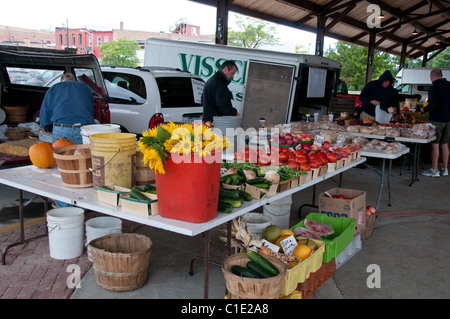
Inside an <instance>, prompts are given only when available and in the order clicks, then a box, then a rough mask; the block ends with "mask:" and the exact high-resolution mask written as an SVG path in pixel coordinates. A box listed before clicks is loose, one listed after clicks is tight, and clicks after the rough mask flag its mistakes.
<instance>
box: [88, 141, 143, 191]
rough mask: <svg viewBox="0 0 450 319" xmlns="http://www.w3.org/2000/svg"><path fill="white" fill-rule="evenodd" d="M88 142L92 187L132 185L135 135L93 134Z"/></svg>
mask: <svg viewBox="0 0 450 319" xmlns="http://www.w3.org/2000/svg"><path fill="white" fill-rule="evenodd" d="M90 142H91V160H92V170H93V172H92V178H93V185H94V189H95V187H97V186H102V185H117V186H122V187H126V188H131V187H133V186H134V185H135V182H136V181H135V179H136V176H135V174H136V171H135V169H136V135H135V134H130V133H102V134H93V135H91V137H90Z"/></svg>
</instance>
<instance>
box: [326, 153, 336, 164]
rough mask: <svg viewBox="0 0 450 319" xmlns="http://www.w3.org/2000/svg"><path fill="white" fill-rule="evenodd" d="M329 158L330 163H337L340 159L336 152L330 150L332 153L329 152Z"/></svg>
mask: <svg viewBox="0 0 450 319" xmlns="http://www.w3.org/2000/svg"><path fill="white" fill-rule="evenodd" d="M327 159H328V161H329V162H330V163H336V162H337V160H338V157H337V155H336V154H334V153H331V152H330V153H327Z"/></svg>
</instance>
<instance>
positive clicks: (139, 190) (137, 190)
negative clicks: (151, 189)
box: [131, 186, 144, 193]
mask: <svg viewBox="0 0 450 319" xmlns="http://www.w3.org/2000/svg"><path fill="white" fill-rule="evenodd" d="M131 190H133V191H136V192H141V193H142V192H143V191H144V190H143V189H142V188H140V187H139V186H133V187H132V188H131Z"/></svg>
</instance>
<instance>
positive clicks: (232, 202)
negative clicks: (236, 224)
mask: <svg viewBox="0 0 450 319" xmlns="http://www.w3.org/2000/svg"><path fill="white" fill-rule="evenodd" d="M219 202H222V203H227V204H230V205H231V206H233V207H241V205H242V202H241V201H240V200H239V199H237V200H233V199H219Z"/></svg>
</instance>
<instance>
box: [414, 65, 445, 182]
mask: <svg viewBox="0 0 450 319" xmlns="http://www.w3.org/2000/svg"><path fill="white" fill-rule="evenodd" d="M430 80H431V83H433V86H432V87H430V89H429V90H428V105H427V106H426V107H424V108H422V111H424V112H429V118H428V120H429V122H430V123H431V124H433V125H435V126H436V139H435V140H434V141H432V142H431V168H430V169H429V170H426V171H422V173H421V174H422V175H424V176H431V177H439V176H448V156H449V155H448V153H449V150H448V142H449V140H450V137H449V135H450V82H449V81H447V79H445V78H442V70H441V69H433V70H431V72H430ZM439 149H440V150H441V155H442V167H441V169H439V170H438V162H439Z"/></svg>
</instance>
